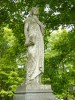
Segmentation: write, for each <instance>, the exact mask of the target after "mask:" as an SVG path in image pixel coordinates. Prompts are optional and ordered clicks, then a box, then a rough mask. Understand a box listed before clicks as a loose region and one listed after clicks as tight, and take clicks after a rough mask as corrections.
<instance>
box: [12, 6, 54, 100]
mask: <svg viewBox="0 0 75 100" xmlns="http://www.w3.org/2000/svg"><path fill="white" fill-rule="evenodd" d="M38 13H39V12H38V8H37V7H33V8H32V9H31V11H30V15H29V17H28V18H26V20H25V26H24V33H25V37H26V42H25V45H26V47H27V64H26V71H27V73H26V81H25V82H24V83H23V84H22V85H20V86H19V87H18V88H17V90H16V93H15V95H14V97H13V100H55V96H54V95H53V93H52V89H51V85H42V84H41V75H42V73H43V72H44V40H43V34H44V25H43V24H42V23H41V22H40V21H39V19H38V17H37V16H38Z"/></svg>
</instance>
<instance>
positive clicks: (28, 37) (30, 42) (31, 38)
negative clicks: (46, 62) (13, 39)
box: [24, 20, 35, 47]
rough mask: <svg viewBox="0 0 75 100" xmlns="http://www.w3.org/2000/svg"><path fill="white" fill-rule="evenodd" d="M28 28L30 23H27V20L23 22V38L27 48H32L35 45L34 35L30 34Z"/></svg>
mask: <svg viewBox="0 0 75 100" xmlns="http://www.w3.org/2000/svg"><path fill="white" fill-rule="evenodd" d="M29 27H30V23H29V21H28V20H27V21H26V22H25V26H24V34H25V38H26V42H25V45H26V46H27V47H28V46H32V45H34V43H35V38H34V34H30V33H29V32H30V30H29Z"/></svg>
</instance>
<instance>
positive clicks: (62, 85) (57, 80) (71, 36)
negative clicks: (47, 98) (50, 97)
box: [44, 29, 75, 96]
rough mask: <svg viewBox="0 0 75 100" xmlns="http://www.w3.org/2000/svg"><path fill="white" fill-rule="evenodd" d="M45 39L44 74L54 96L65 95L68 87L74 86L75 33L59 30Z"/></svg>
mask: <svg viewBox="0 0 75 100" xmlns="http://www.w3.org/2000/svg"><path fill="white" fill-rule="evenodd" d="M47 39H48V44H47V49H46V50H45V73H44V74H45V76H47V78H50V82H49V83H51V84H52V88H53V90H54V92H55V93H56V94H63V93H65V94H67V92H69V89H70V87H71V86H72V85H75V63H74V62H75V45H74V41H75V33H74V31H71V32H68V31H67V30H66V29H62V30H60V29H59V30H55V31H53V32H52V33H51V34H50V36H48V37H47ZM45 83H46V82H45ZM62 96H63V95H62Z"/></svg>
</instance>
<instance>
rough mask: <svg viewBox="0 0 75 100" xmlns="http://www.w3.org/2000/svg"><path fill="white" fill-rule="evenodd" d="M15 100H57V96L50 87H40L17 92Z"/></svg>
mask: <svg viewBox="0 0 75 100" xmlns="http://www.w3.org/2000/svg"><path fill="white" fill-rule="evenodd" d="M34 87H35V86H34ZM13 100H55V96H54V95H53V93H52V90H51V86H50V85H40V86H38V87H36V88H31V89H26V90H24V88H23V90H21V91H20V90H19V91H18V90H17V91H16V93H15V95H14V97H13Z"/></svg>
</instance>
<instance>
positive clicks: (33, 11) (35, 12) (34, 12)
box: [30, 7, 39, 15]
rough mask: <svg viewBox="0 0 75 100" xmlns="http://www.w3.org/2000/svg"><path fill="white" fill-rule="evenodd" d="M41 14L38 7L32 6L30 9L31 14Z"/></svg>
mask: <svg viewBox="0 0 75 100" xmlns="http://www.w3.org/2000/svg"><path fill="white" fill-rule="evenodd" d="M38 14H39V8H38V7H32V9H31V10H30V15H38Z"/></svg>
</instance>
